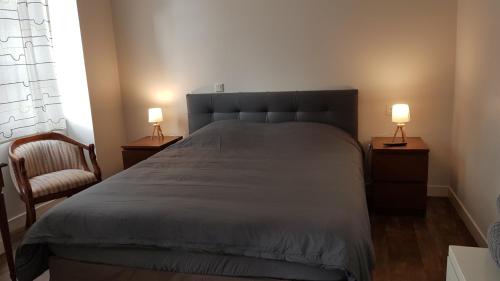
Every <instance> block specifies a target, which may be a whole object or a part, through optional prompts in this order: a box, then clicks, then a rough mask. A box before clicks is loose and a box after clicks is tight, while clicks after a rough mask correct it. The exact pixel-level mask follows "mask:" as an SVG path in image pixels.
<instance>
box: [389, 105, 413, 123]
mask: <svg viewBox="0 0 500 281" xmlns="http://www.w3.org/2000/svg"><path fill="white" fill-rule="evenodd" d="M392 122H394V123H398V124H401V123H407V122H410V106H408V105H407V104H394V105H393V106H392Z"/></svg>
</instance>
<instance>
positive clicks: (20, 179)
mask: <svg viewBox="0 0 500 281" xmlns="http://www.w3.org/2000/svg"><path fill="white" fill-rule="evenodd" d="M9 158H10V161H11V163H12V169H14V176H15V177H16V178H15V179H12V180H13V181H16V182H17V186H18V188H19V191H20V192H21V196H23V197H25V198H26V199H28V198H30V199H32V198H33V192H32V190H31V184H30V181H29V178H28V172H27V171H26V165H25V164H24V161H25V160H24V158H23V157H17V156H16V155H15V154H14V153H12V151H9Z"/></svg>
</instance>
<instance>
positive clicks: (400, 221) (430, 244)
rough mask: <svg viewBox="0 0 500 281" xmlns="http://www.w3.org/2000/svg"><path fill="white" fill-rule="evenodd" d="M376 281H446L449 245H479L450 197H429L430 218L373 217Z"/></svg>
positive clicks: (428, 213) (374, 278) (428, 214)
mask: <svg viewBox="0 0 500 281" xmlns="http://www.w3.org/2000/svg"><path fill="white" fill-rule="evenodd" d="M371 223H372V237H373V244H374V248H375V255H376V263H375V270H374V271H373V280H374V281H413V280H425V281H443V280H446V258H447V256H448V246H449V245H461V246H477V244H476V242H475V241H474V238H473V237H472V236H471V234H470V233H469V231H468V230H467V228H466V227H465V224H464V223H463V222H462V220H461V219H460V217H459V216H458V214H457V212H456V211H455V209H454V208H453V206H452V205H451V203H450V201H449V200H448V199H447V198H429V200H428V206H427V216H426V217H411V216H387V215H373V214H372V215H371Z"/></svg>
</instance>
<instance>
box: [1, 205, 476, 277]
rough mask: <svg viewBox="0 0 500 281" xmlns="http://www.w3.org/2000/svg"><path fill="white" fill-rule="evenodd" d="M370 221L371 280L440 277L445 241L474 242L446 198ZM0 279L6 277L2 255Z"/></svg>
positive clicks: (455, 243) (443, 261)
mask: <svg viewBox="0 0 500 281" xmlns="http://www.w3.org/2000/svg"><path fill="white" fill-rule="evenodd" d="M371 222H372V236H373V243H374V247H375V255H376V259H377V260H376V268H375V271H374V272H373V279H374V281H413V280H418V281H438V280H439V281H443V280H445V279H446V278H445V275H446V256H447V252H448V245H462V246H476V243H475V242H474V239H473V238H472V236H471V235H470V234H469V232H468V231H467V229H466V227H465V225H464V224H463V222H462V221H461V220H460V218H459V217H458V214H457V212H456V211H455V209H454V208H453V206H452V205H451V203H450V202H449V200H448V199H447V198H429V201H428V207H427V216H426V217H410V216H383V215H372V216H371ZM15 240H17V241H15V242H17V243H18V241H19V240H20V237H18V238H17V239H15ZM17 243H16V244H17ZM0 280H2V281H3V280H9V274H8V270H7V264H6V262H5V258H4V257H3V256H0ZM39 280H48V276H47V275H45V276H43V277H42V278H39Z"/></svg>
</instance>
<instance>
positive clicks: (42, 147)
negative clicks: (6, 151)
mask: <svg viewBox="0 0 500 281" xmlns="http://www.w3.org/2000/svg"><path fill="white" fill-rule="evenodd" d="M13 153H14V154H15V155H16V156H18V157H23V158H24V159H25V167H26V172H27V175H28V178H32V177H36V176H39V175H43V174H48V173H52V172H56V171H60V170H65V169H85V168H86V167H85V159H84V158H83V157H84V155H83V153H82V151H81V149H80V148H79V147H78V146H77V145H74V144H71V143H68V142H65V141H61V140H37V141H32V142H28V143H25V144H22V145H20V146H18V147H16V148H15V150H14V151H13Z"/></svg>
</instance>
